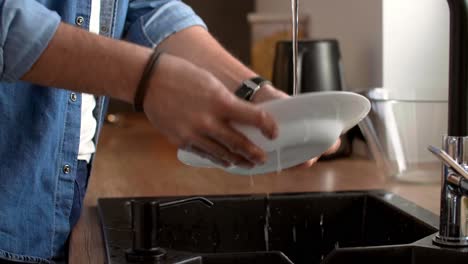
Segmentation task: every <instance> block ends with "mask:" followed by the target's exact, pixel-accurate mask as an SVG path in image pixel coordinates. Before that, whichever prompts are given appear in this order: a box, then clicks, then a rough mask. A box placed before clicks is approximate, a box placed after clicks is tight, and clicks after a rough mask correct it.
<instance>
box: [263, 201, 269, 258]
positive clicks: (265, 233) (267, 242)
mask: <svg viewBox="0 0 468 264" xmlns="http://www.w3.org/2000/svg"><path fill="white" fill-rule="evenodd" d="M269 196H270V195H269V194H267V206H266V213H265V226H264V227H263V235H264V238H265V250H266V251H270V236H269V234H270V217H271V214H270V202H269V200H268V199H269V198H268V197H269Z"/></svg>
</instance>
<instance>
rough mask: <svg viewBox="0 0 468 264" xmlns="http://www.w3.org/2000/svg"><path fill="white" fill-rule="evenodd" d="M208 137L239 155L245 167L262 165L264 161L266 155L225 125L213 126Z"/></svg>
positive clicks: (244, 137)
mask: <svg viewBox="0 0 468 264" xmlns="http://www.w3.org/2000/svg"><path fill="white" fill-rule="evenodd" d="M208 136H209V137H210V138H212V139H213V140H215V141H217V142H218V143H220V144H223V145H224V146H226V147H227V148H228V149H229V150H230V151H231V152H233V153H236V154H240V155H241V156H242V162H243V163H246V164H247V165H251V166H253V165H254V163H258V164H263V163H265V161H266V154H265V152H264V151H263V150H262V149H261V148H259V147H257V146H256V145H255V144H253V143H252V142H251V141H250V140H249V139H248V138H247V137H246V136H245V135H243V134H241V133H239V132H238V131H236V130H235V129H233V128H232V127H231V126H230V125H228V124H226V123H224V124H223V123H220V122H219V123H216V124H213V127H212V129H211V130H210V131H209V132H208Z"/></svg>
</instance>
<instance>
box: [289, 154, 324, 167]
mask: <svg viewBox="0 0 468 264" xmlns="http://www.w3.org/2000/svg"><path fill="white" fill-rule="evenodd" d="M318 159H319V158H318V157H316V158H313V159H310V160H308V161H306V162H304V163H301V164H299V165H297V166H294V167H292V168H291V169H308V168H310V167H312V166H313V165H314V164H315V163H317V161H318Z"/></svg>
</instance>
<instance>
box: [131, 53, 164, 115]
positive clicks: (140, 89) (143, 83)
mask: <svg viewBox="0 0 468 264" xmlns="http://www.w3.org/2000/svg"><path fill="white" fill-rule="evenodd" d="M161 54H162V52H158V51H154V52H153V54H151V56H150V58H149V60H148V63H147V64H146V66H145V69H144V70H143V74H142V75H141V79H140V82H139V83H138V86H137V90H136V92H135V98H134V100H133V107H134V109H135V111H136V112H143V111H144V109H143V103H144V100H145V95H146V91H147V90H148V86H149V85H148V81H149V79H150V77H151V75H152V74H153V71H154V68H155V66H156V64H157V62H158V59H159V57H160V56H161Z"/></svg>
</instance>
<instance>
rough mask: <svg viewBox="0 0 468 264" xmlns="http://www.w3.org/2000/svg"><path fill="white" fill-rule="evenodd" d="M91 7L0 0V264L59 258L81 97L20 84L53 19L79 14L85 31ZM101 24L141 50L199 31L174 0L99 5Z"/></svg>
mask: <svg viewBox="0 0 468 264" xmlns="http://www.w3.org/2000/svg"><path fill="white" fill-rule="evenodd" d="M90 9H91V0H36V1H33V0H0V262H1V259H9V260H15V261H19V262H28V263H31V262H32V263H36V262H37V263H52V262H53V260H54V259H57V258H60V257H61V256H63V252H64V246H65V243H66V240H67V238H68V236H69V233H70V224H69V214H70V210H71V205H72V200H73V191H74V179H75V173H76V165H77V155H78V145H79V137H80V120H81V117H80V114H81V111H80V107H81V96H80V94H77V95H78V96H77V97H75V96H71V95H72V93H73V92H71V91H67V90H64V89H60V88H54V87H39V86H36V85H32V84H30V83H26V82H21V81H19V79H20V78H21V76H23V75H24V74H25V73H26V72H27V71H28V70H29V69H30V67H31V66H32V65H33V64H34V62H35V61H36V60H37V58H38V57H39V56H40V54H41V53H42V52H43V50H44V49H45V48H46V46H47V44H48V42H49V41H50V39H51V38H52V36H53V35H54V33H55V31H56V29H57V27H58V24H59V22H60V21H63V22H66V23H70V24H75V21H76V19H77V17H79V16H81V17H83V18H84V23H83V24H82V25H81V26H82V27H83V28H85V29H87V28H88V26H89V24H88V23H89V17H90ZM100 25H101V28H100V30H101V32H100V33H101V35H106V36H109V37H113V38H126V39H128V40H130V41H132V42H135V43H138V44H141V45H145V46H148V47H154V46H156V45H157V44H158V43H159V42H160V41H162V40H163V39H165V38H166V37H168V36H169V35H171V34H173V33H174V32H177V31H179V30H181V29H184V28H187V27H189V26H193V25H201V26H204V24H203V22H202V20H201V19H200V18H199V17H198V16H196V15H195V14H194V12H193V11H192V9H191V8H190V7H188V6H187V5H185V4H183V3H182V2H180V1H177V0H174V1H172V0H133V1H132V0H101V17H100ZM76 63H77V64H79V63H92V62H90V61H77V62H76ZM56 71H57V74H60V69H56ZM72 98H73V99H72ZM76 98H77V100H76ZM106 101H107V100H106V98H104V97H101V98H99V99H98V104H97V107H96V109H95V117H96V119H97V120H98V131H97V135H96V136H95V138H98V134H99V128H100V127H101V125H102V122H103V115H104V112H105V108H106V107H105V105H106Z"/></svg>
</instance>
